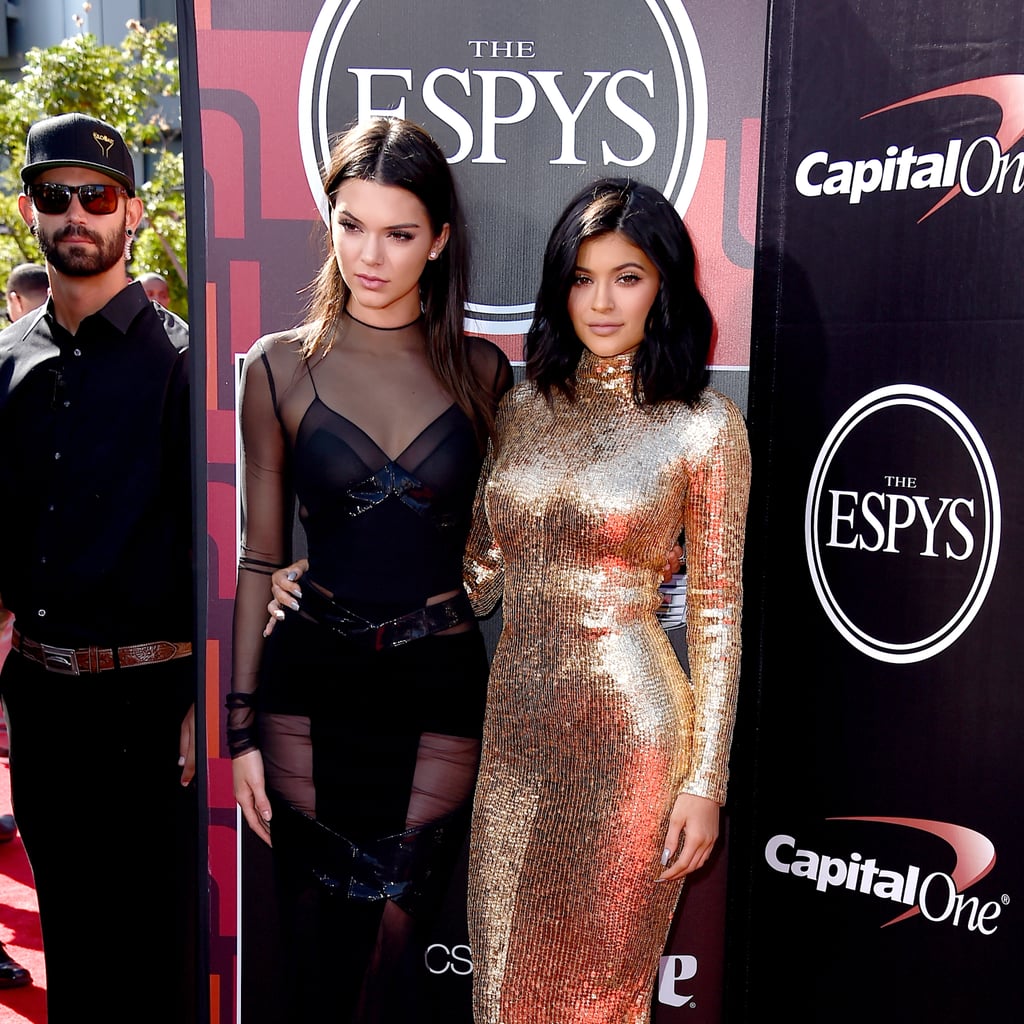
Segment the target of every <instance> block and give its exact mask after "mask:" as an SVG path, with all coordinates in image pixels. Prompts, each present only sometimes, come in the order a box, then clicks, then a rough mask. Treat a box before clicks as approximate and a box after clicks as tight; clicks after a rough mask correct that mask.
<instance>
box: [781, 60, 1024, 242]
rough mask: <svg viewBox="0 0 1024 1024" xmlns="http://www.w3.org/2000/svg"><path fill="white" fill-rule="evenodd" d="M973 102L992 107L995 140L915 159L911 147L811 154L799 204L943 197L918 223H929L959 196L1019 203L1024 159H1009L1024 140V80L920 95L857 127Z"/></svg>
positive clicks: (952, 145) (987, 81) (978, 81)
mask: <svg viewBox="0 0 1024 1024" xmlns="http://www.w3.org/2000/svg"><path fill="white" fill-rule="evenodd" d="M961 96H975V97H980V98H982V99H986V100H990V101H991V102H992V103H994V104H995V105H996V106H997V107H998V109H999V113H1000V118H999V126H998V128H997V129H996V132H995V134H994V135H980V136H977V137H974V138H968V137H959V136H954V137H952V138H950V139H949V140H948V141H947V143H946V146H945V148H944V149H942V150H940V151H939V152H932V153H918V152H917V150H916V148H915V147H914V145H913V144H911V145H906V144H904V143H900V142H893V143H892V144H890V145H889V146H887V147H886V149H885V153H884V155H883V154H878V153H874V154H870V155H861V156H857V157H854V158H852V159H851V158H850V155H849V154H836V153H829V152H828V150H823V149H822V150H816V151H815V152H813V153H808V154H807V155H806V156H804V157H803V159H802V160H801V161H800V163H799V165H798V166H797V169H796V175H795V185H796V189H797V191H798V192H799V193H800V194H801V195H802V196H807V197H808V198H818V197H821V196H843V197H845V199H846V201H847V202H849V203H854V204H856V203H859V202H861V201H862V200H863V199H864V197H865V196H866V195H870V194H871V193H873V192H905V191H911V190H913V191H916V190H922V191H923V190H928V189H936V190H942V191H943V194H942V196H941V197H940V198H939V199H938V200H937V201H936V202H935V203H934V204H933V205H932V206H931V208H930V209H929V210H928V211H927V212H926V213H924V215H923V216H921V217H920V218H919V219H918V223H919V224H920V223H921V221H923V220H926V219H927V218H928V217H930V216H931V215H932V214H933V213H935V212H936V210H938V209H940V208H941V207H943V206H945V205H946V203H948V202H949V201H950V200H952V199H953V198H955V197H956V196H957V195H960V194H961V193H962V194H963V195H965V196H969V197H971V198H976V197H978V196H984V195H989V194H993V193H994V194H997V195H1002V194H1007V193H1008V194H1010V195H1017V194H1019V193H1020V192H1021V191H1024V153H1017V154H1015V155H1012V156H1011V152H1010V151H1011V150H1012V149H1013V147H1014V146H1015V145H1016V144H1017V143H1018V142H1019V141H1020V140H1021V138H1024V75H993V76H992V77H990V78H975V79H973V80H971V81H968V82H959V83H957V84H955V85H948V86H945V87H943V88H941V89H932V90H930V91H929V92H923V93H919V94H918V95H917V96H910V97H908V98H907V99H903V100H899V101H898V102H896V103H890V104H888V106H885V107H880V108H879V109H878V110H872V111H870V112H868V113H867V114H864V115H863V116H862V117H861V120H864V119H865V118H869V117H876V116H878V115H879V114H885V113H888V112H889V111H892V110H897V109H899V108H900V107H908V106H912V105H914V104H916V103H926V102H931V101H933V100H939V99H948V98H951V97H961Z"/></svg>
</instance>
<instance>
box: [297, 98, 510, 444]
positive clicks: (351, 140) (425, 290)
mask: <svg viewBox="0 0 1024 1024" xmlns="http://www.w3.org/2000/svg"><path fill="white" fill-rule="evenodd" d="M352 179H359V180H362V181H372V182H376V183H377V184H378V185H394V186H397V187H398V188H404V189H405V190H406V191H407V192H411V193H412V194H413V195H414V196H416V198H417V199H419V201H420V202H421V203H422V204H423V206H424V207H425V208H426V211H427V214H428V216H429V217H430V226H431V229H432V230H433V232H434V235H435V236H436V235H438V234H440V232H441V229H442V227H443V226H444V225H445V224H447V225H448V243H447V244H446V245H445V246H444V247H443V248H442V250H441V252H440V253H439V254H438V257H437V259H436V260H429V261H428V262H427V264H426V266H425V267H424V268H423V273H422V275H421V276H420V304H421V306H422V308H423V319H424V322H425V324H426V329H427V356H428V359H429V362H430V367H431V369H432V370H433V372H434V374H435V375H436V376H437V379H438V380H439V381H440V382H441V385H442V387H444V389H445V390H446V391H447V392H448V393H449V394H450V395H451V396H452V398H453V399H454V400H455V402H456V403H457V404H458V405H459V407H460V408H461V409H462V411H463V412H464V413H465V414H466V415H467V416H468V417H469V419H470V421H471V422H472V423H473V425H474V428H475V429H476V433H477V438H478V440H479V441H480V443H481V445H483V444H484V443H485V441H486V438H487V436H488V434H489V433H490V432H491V430H492V429H493V426H494V413H493V405H494V396H493V395H491V394H490V393H489V391H488V389H487V387H486V386H485V385H483V384H482V383H481V382H480V381H479V380H478V379H477V376H476V374H475V373H474V372H473V369H472V367H471V366H470V362H469V354H468V350H467V346H466V339H465V335H464V333H463V317H464V315H465V307H466V294H467V290H468V285H467V281H468V267H467V264H468V239H467V237H466V227H465V224H464V223H463V220H462V211H461V208H460V205H459V198H458V193H457V192H456V189H455V182H454V180H453V178H452V174H451V170H450V168H449V167H448V163H447V161H446V160H445V158H444V154H443V153H442V152H441V150H440V149H439V148H438V146H437V143H435V142H434V140H433V139H432V138H431V137H430V136H429V135H428V134H427V133H426V132H425V131H424V130H423V129H422V128H421V127H420V126H419V125H417V124H413V123H412V122H411V121H404V120H401V119H400V118H392V117H379V118H373V119H372V120H368V121H364V122H360V123H359V124H356V125H353V126H352V127H351V128H349V129H348V131H346V132H345V133H344V134H343V135H341V136H340V137H339V138H338V140H337V141H336V142H335V144H334V146H333V147H332V149H331V162H330V166H329V167H328V168H327V171H326V173H325V174H324V192H325V194H326V196H327V201H328V203H329V204H330V206H331V210H332V211H333V209H334V199H335V195H336V194H337V191H338V188H339V186H341V185H342V184H343V183H344V182H346V181H350V180H352ZM330 237H331V228H330V223H328V227H327V240H328V246H327V255H326V258H325V259H324V262H323V265H322V266H321V268H320V272H319V274H317V277H316V279H315V281H314V282H313V285H312V287H311V289H310V291H311V296H310V302H309V307H308V310H307V317H308V322H309V324H310V327H311V330H310V331H309V332H308V333H307V334H306V336H305V338H304V340H303V342H302V354H303V356H304V357H305V358H307V359H309V358H310V357H312V356H314V355H316V353H318V352H324V353H325V352H327V351H328V350H329V349H330V347H331V345H332V343H333V341H334V338H335V335H336V333H337V328H338V324H339V321H340V319H341V315H342V313H343V312H344V311H345V306H346V303H347V302H348V297H349V289H348V286H347V285H346V284H345V280H344V278H343V277H342V276H341V270H340V269H339V267H338V261H337V259H335V256H334V251H333V249H332V247H331V245H330Z"/></svg>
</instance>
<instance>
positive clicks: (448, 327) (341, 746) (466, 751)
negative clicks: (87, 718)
mask: <svg viewBox="0 0 1024 1024" xmlns="http://www.w3.org/2000/svg"><path fill="white" fill-rule="evenodd" d="M324 190H325V193H326V196H327V199H328V202H329V205H330V214H331V215H330V224H329V244H330V251H329V252H328V254H327V258H326V259H325V262H324V264H323V267H322V269H321V271H320V274H319V276H318V278H317V281H316V283H315V285H314V290H313V298H312V302H311V305H310V314H309V317H308V320H307V322H306V323H304V324H303V325H302V326H301V327H299V328H297V329H296V330H293V331H287V332H284V333H281V334H275V335H269V336H267V337H264V338H261V339H260V340H259V341H257V342H256V343H255V344H254V345H253V347H252V349H251V350H250V351H249V353H248V355H247V356H246V359H245V364H244V367H243V378H242V390H241V396H240V419H241V429H242V466H241V473H240V479H241V483H242V502H243V536H242V552H241V558H240V561H239V574H238V589H237V596H236V602H235V629H234V670H233V680H232V693H231V694H230V696H229V700H228V707H229V744H230V747H231V752H232V756H233V758H234V761H233V767H234V779H235V795H236V798H237V800H238V802H239V805H240V806H241V808H242V811H243V813H244V815H245V818H246V821H247V822H248V823H249V825H250V827H251V828H252V829H253V830H254V831H255V832H256V834H257V835H259V836H260V837H261V838H263V839H264V840H265V841H267V842H271V840H272V845H273V849H274V863H275V873H276V876H277V882H278V891H279V899H280V906H281V911H282V918H283V923H284V928H285V948H286V949H287V950H288V951H289V954H290V956H289V959H290V960H291V961H293V963H292V965H291V970H292V972H293V977H292V987H291V989H290V994H289V998H290V999H291V1000H292V1002H293V1006H294V1015H293V1017H292V1018H291V1019H294V1020H318V1021H319V1020H333V1021H359V1022H368V1021H389V1020H395V1019H401V1016H402V1015H403V1014H404V1013H405V1012H412V1016H410V1017H409V1019H423V1017H422V1013H421V1012H420V997H419V994H418V992H417V989H416V981H415V979H416V977H418V976H419V975H421V974H422V969H420V970H419V971H418V972H415V971H413V970H411V969H410V968H411V962H412V960H415V959H416V958H417V956H419V955H420V954H419V953H418V952H417V942H416V940H417V935H418V934H419V933H420V931H421V930H422V929H423V928H425V927H429V924H430V920H431V915H432V914H434V913H435V912H436V909H437V904H438V900H439V897H440V894H441V892H442V891H443V887H444V883H445V880H446V877H447V875H448V874H449V873H450V870H451V867H452V866H453V864H454V861H455V859H456V858H457V856H458V853H459V850H460V848H461V845H462V841H463V839H464V837H465V830H466V823H467V817H466V812H467V809H468V803H469V799H470V796H471V793H472V787H473V781H474V778H475V773H476V768H477V762H478V758H479V747H480V728H481V720H482V713H483V703H484V689H485V683H486V678H487V660H486V654H485V651H484V646H483V641H482V638H481V636H480V633H479V630H478V629H477V626H476V623H475V620H474V619H473V615H472V612H471V610H470V609H469V605H468V601H467V599H466V597H465V594H464V592H463V590H462V552H463V548H464V545H465V541H466V535H467V531H468V528H469V520H470V506H471V503H472V499H473V493H474V489H475V486H476V479H477V475H478V472H479V469H480V464H481V459H482V453H483V450H484V447H485V445H486V441H487V436H488V433H489V431H490V429H491V427H492V425H493V413H494V407H495V405H496V404H497V401H498V399H499V398H500V397H501V395H502V394H503V393H504V391H505V390H507V388H508V387H509V385H510V384H511V370H510V368H509V365H508V361H507V360H506V359H505V357H504V356H503V355H502V354H501V352H500V351H499V350H498V349H497V348H496V347H495V346H493V345H491V344H490V343H489V342H486V341H483V340H479V339H468V338H466V337H465V336H464V334H463V333H462V317H463V304H464V300H465V293H466V265H465V264H466V240H465V236H464V226H463V224H462V222H461V216H460V212H459V206H458V201H457V198H456V194H455V189H454V184H453V182H452V179H451V174H450V171H449V169H448V165H447V163H446V162H445V160H444V157H443V155H442V154H441V152H440V151H439V150H438V148H437V146H436V145H435V144H434V143H433V141H432V140H431V139H430V137H429V136H428V135H426V133H425V132H423V131H422V129H419V128H418V127H416V126H415V125H412V124H410V123H409V122H406V121H400V120H395V119H377V120H374V121H371V122H367V123H365V124H361V125H358V126H356V127H354V128H352V129H350V130H349V131H348V132H347V133H346V134H345V135H344V136H342V138H341V139H340V141H339V143H338V144H337V146H336V147H335V149H334V153H333V159H332V163H331V166H330V168H329V169H328V172H327V174H326V175H325V178H324ZM293 495H297V497H298V505H299V517H300V520H301V522H302V525H303V528H304V529H305V533H306V539H307V546H308V560H309V567H308V570H307V571H306V573H305V574H304V576H303V579H302V587H301V591H302V598H301V601H300V610H299V614H297V615H290V616H288V618H287V620H286V621H283V622H280V623H279V624H278V625H277V628H276V629H275V630H274V631H273V633H272V635H270V636H269V637H268V638H267V639H264V637H263V628H264V623H265V621H266V607H267V599H268V596H269V586H268V576H269V575H270V573H271V572H272V571H273V570H274V569H275V568H278V567H280V566H282V565H285V564H286V563H288V562H289V561H290V560H291V551H290V545H289V543H288V541H289V536H290V518H291V517H290V509H291V507H292V501H293ZM414 1011H415V1012H414Z"/></svg>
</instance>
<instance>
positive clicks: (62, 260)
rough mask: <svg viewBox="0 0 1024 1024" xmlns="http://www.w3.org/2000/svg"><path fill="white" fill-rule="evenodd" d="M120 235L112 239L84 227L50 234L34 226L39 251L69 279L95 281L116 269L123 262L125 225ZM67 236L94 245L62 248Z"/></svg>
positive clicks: (62, 228)
mask: <svg viewBox="0 0 1024 1024" xmlns="http://www.w3.org/2000/svg"><path fill="white" fill-rule="evenodd" d="M123 220H124V219H123V218H122V223H121V227H120V229H119V230H117V231H112V232H111V233H110V234H109V235H104V234H100V233H99V232H97V231H92V230H90V229H89V228H85V227H81V226H79V227H73V226H72V225H70V224H65V225H64V226H63V227H61V228H59V229H58V230H57V231H54V232H53V233H52V234H47V233H46V232H45V231H43V229H42V228H41V227H40V226H39V225H38V223H37V224H36V226H35V236H36V241H37V242H38V243H39V250H40V252H41V253H42V254H43V257H44V258H45V259H46V262H47V263H49V264H50V265H51V266H52V267H54V268H55V269H56V270H59V271H60V272H61V273H62V274H65V275H66V276H68V277H93V276H94V275H96V274H102V273H105V272H106V271H108V270H109V269H110V268H111V267H113V266H116V265H117V264H118V263H119V262H121V261H122V260H123V259H124V223H123ZM68 235H77V236H79V237H82V238H87V239H89V241H91V242H93V243H94V244H95V246H96V248H93V247H92V246H88V247H87V246H85V245H76V244H75V243H74V242H72V243H70V244H68V243H65V244H64V245H63V246H61V245H60V243H61V241H62V240H63V239H65V238H66V237H67V236H68Z"/></svg>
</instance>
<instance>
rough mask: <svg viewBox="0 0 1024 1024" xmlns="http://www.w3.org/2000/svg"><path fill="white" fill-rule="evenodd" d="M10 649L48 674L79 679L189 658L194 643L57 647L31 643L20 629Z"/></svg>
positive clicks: (14, 634) (159, 641)
mask: <svg viewBox="0 0 1024 1024" xmlns="http://www.w3.org/2000/svg"><path fill="white" fill-rule="evenodd" d="M11 647H12V648H13V649H14V650H16V651H17V652H18V653H19V654H20V655H21V656H22V657H23V658H27V659H28V660H29V661H34V662H36V664H38V665H42V666H43V668H45V669H46V670H47V671H48V672H57V673H59V674H60V675H65V676H78V675H82V674H83V673H86V672H109V671H111V670H113V669H115V668H136V667H137V666H139V665H156V664H158V663H159V662H161V661H171V660H173V659H174V658H187V657H188V656H189V655H190V654H191V653H192V644H190V643H184V644H175V643H171V642H170V641H169V640H157V641H156V642H155V643H151V644H128V645H127V646H124V647H55V646H54V645H53V644H41V643H38V642H36V641H35V640H30V639H29V638H28V637H27V636H25V635H24V634H22V633H21V631H20V630H18V629H17V628H15V629H14V631H13V634H12V638H11Z"/></svg>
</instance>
